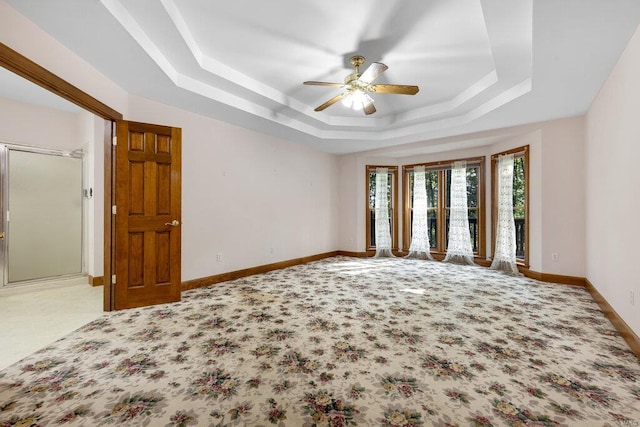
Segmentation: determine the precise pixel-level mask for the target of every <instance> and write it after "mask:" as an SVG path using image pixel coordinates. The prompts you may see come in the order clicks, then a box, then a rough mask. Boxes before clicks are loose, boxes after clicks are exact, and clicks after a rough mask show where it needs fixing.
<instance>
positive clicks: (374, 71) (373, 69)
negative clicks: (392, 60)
mask: <svg viewBox="0 0 640 427" xmlns="http://www.w3.org/2000/svg"><path fill="white" fill-rule="evenodd" d="M387 68H389V67H387V66H386V65H384V64H383V63H381V62H373V63H371V65H369V68H367V69H366V70H365V71H364V73H362V75H361V76H360V79H359V80H360V81H362V82H365V83H371V82H372V81H374V80H375V79H377V78H378V76H380V74H382V73H384V72H385V71H387Z"/></svg>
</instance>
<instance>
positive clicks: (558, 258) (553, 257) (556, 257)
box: [551, 252, 560, 262]
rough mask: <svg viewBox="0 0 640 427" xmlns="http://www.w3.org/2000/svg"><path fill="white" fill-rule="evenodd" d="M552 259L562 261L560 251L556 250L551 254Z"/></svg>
mask: <svg viewBox="0 0 640 427" xmlns="http://www.w3.org/2000/svg"><path fill="white" fill-rule="evenodd" d="M551 261H553V262H558V261H560V255H558V252H554V253H552V254H551Z"/></svg>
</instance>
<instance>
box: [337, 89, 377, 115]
mask: <svg viewBox="0 0 640 427" xmlns="http://www.w3.org/2000/svg"><path fill="white" fill-rule="evenodd" d="M371 104H373V99H372V98H371V97H370V96H369V95H368V94H366V93H365V92H363V91H362V90H350V91H347V93H346V95H345V96H344V98H342V105H344V106H345V107H347V108H351V109H352V110H355V111H361V110H363V109H365V108H367V107H368V106H370V105H371Z"/></svg>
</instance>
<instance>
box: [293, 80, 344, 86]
mask: <svg viewBox="0 0 640 427" xmlns="http://www.w3.org/2000/svg"><path fill="white" fill-rule="evenodd" d="M302 84H303V85H310V86H332V87H342V86H344V83H329V82H313V81H311V82H304V83H302Z"/></svg>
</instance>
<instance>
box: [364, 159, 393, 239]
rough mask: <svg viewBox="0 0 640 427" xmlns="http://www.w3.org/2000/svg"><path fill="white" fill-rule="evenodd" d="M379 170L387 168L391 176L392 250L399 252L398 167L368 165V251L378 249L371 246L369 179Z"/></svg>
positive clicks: (366, 184)
mask: <svg viewBox="0 0 640 427" xmlns="http://www.w3.org/2000/svg"><path fill="white" fill-rule="evenodd" d="M377 168H387V170H388V172H389V174H391V180H392V182H391V191H392V194H391V206H390V208H391V215H390V218H391V227H390V229H391V250H392V251H393V252H397V251H398V166H388V165H367V166H366V168H365V169H366V175H365V196H366V198H365V214H366V232H365V235H366V251H367V252H375V250H376V247H375V246H372V245H371V208H370V206H369V177H370V175H371V173H372V172H375V171H376V169H377Z"/></svg>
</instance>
